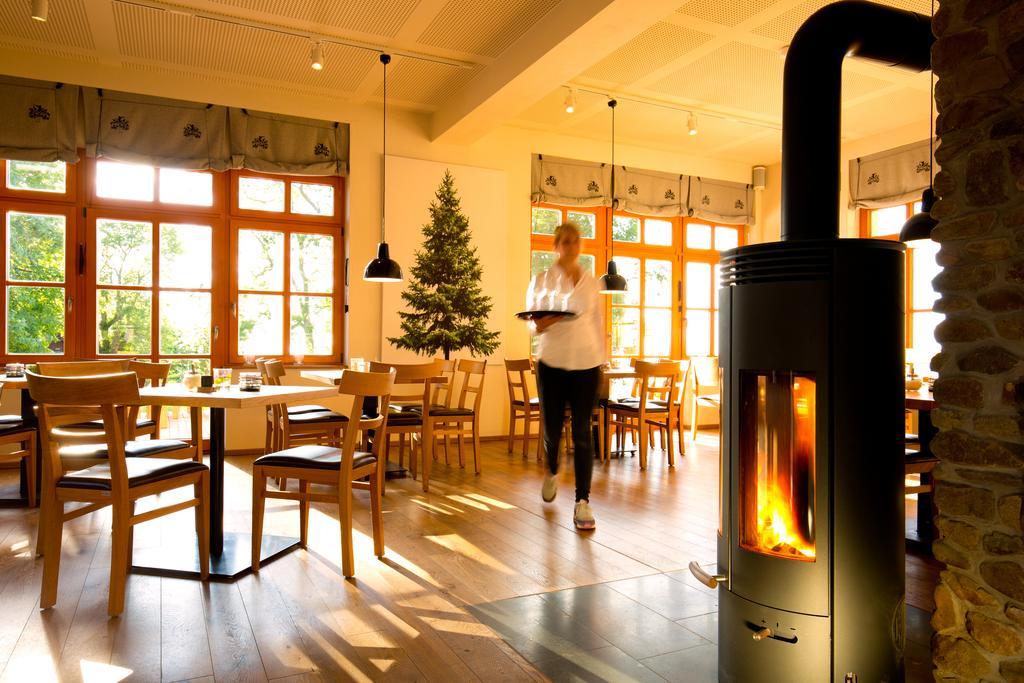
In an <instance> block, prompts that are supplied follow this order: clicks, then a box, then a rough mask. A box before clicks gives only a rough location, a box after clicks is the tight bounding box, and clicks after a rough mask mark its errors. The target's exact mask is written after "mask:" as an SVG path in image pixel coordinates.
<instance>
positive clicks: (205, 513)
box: [192, 472, 262, 581]
mask: <svg viewBox="0 0 1024 683" xmlns="http://www.w3.org/2000/svg"><path fill="white" fill-rule="evenodd" d="M192 490H193V491H194V492H195V493H194V495H195V497H196V498H197V499H198V500H199V505H197V506H196V538H197V539H199V578H200V579H202V580H203V581H205V580H206V579H208V578H209V577H210V473H209V472H201V473H200V474H199V482H198V483H196V484H195V485H194V486H193V487H192ZM261 511H262V510H261Z"/></svg>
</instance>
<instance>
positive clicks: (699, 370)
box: [690, 356, 722, 441]
mask: <svg viewBox="0 0 1024 683" xmlns="http://www.w3.org/2000/svg"><path fill="white" fill-rule="evenodd" d="M690 367H691V368H692V371H691V372H690V377H691V380H690V390H691V391H692V394H691V395H692V402H691V404H690V440H691V441H692V440H694V439H696V438H697V426H698V424H699V423H700V419H699V417H700V408H701V407H704V408H711V409H713V410H715V411H717V410H718V408H719V404H720V403H721V402H722V394H721V391H722V390H721V387H719V379H718V357H717V356H698V357H696V358H691V359H690Z"/></svg>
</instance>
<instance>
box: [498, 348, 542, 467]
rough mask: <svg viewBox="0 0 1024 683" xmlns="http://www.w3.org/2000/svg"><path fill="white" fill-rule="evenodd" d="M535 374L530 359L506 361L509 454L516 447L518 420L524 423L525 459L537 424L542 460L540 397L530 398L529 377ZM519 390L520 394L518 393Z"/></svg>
mask: <svg viewBox="0 0 1024 683" xmlns="http://www.w3.org/2000/svg"><path fill="white" fill-rule="evenodd" d="M532 374H533V362H532V361H531V360H530V359H529V358H524V359H522V360H509V359H508V358H506V359H505V379H506V380H507V381H508V452H509V453H511V452H512V450H513V448H514V447H515V440H516V438H517V437H516V420H520V419H521V420H522V421H523V436H522V439H523V457H524V458H525V457H527V451H528V450H529V448H530V425H531V424H532V423H534V422H536V423H537V425H538V427H537V431H538V435H537V439H538V442H537V459H538V460H540V459H541V446H540V440H541V439H540V434H539V432H540V424H541V413H540V397H539V396H530V384H529V382H528V381H527V375H532ZM517 390H518V393H517Z"/></svg>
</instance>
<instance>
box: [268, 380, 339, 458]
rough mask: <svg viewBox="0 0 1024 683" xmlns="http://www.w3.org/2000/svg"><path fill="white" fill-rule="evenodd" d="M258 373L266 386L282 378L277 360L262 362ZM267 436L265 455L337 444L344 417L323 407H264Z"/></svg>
mask: <svg viewBox="0 0 1024 683" xmlns="http://www.w3.org/2000/svg"><path fill="white" fill-rule="evenodd" d="M261 365H262V367H261V371H262V373H263V377H265V378H266V379H267V383H268V384H270V385H272V386H280V385H281V378H282V377H284V375H285V369H284V364H283V363H282V362H281V361H279V360H264V361H262V364H261ZM266 411H267V412H266V414H267V434H266V438H265V441H264V444H265V447H264V450H265V452H267V453H272V452H275V451H280V450H284V449H286V448H291V447H292V446H296V445H300V444H303V443H309V442H313V443H318V444H324V443H326V444H330V445H335V446H337V445H340V444H341V431H342V428H343V427H344V426H345V423H346V422H347V421H348V417H346V416H345V415H342V414H340V413H336V412H334V411H333V410H329V409H327V408H325V407H323V406H315V405H305V406H296V407H295V410H289V408H288V405H287V404H285V403H275V404H271V405H268V406H267V408H266Z"/></svg>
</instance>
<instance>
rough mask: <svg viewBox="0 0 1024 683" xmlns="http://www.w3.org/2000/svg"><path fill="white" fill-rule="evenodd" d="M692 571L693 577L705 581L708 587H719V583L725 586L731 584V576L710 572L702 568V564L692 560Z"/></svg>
mask: <svg viewBox="0 0 1024 683" xmlns="http://www.w3.org/2000/svg"><path fill="white" fill-rule="evenodd" d="M690 573H691V574H693V577H694V578H695V579H697V580H698V581H700V582H701V583H703V584H704V585H705V586H707V587H708V588H718V584H722V585H723V586H728V585H729V577H728V576H726V575H725V574H708V573H707V572H706V571H704V570H703V569H701V566H700V565H699V564H697V563H696V562H690Z"/></svg>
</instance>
